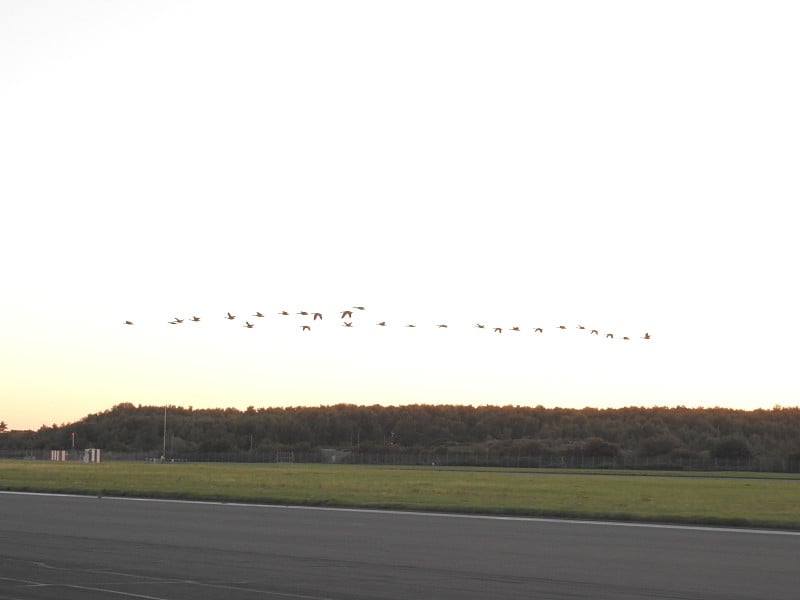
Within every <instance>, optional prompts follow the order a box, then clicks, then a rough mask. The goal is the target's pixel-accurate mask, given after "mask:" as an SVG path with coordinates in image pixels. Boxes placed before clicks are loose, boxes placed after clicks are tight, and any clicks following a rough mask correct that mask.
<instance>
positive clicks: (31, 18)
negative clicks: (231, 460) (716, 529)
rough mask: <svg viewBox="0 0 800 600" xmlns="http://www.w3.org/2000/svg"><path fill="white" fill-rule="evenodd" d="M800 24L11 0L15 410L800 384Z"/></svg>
mask: <svg viewBox="0 0 800 600" xmlns="http://www.w3.org/2000/svg"><path fill="white" fill-rule="evenodd" d="M799 26H800V7H798V6H797V4H796V3H794V2H777V1H776V2H755V1H754V2H741V1H725V2H716V1H703V0H692V1H681V0H670V1H665V2H640V1H607V2H596V1H585V2H583V1H567V2H533V1H531V2H514V1H500V2H497V1H469V0H459V1H443V0H424V1H415V0H403V1H401V2H398V1H388V2H373V1H348V0H345V1H341V2H328V1H298V2H245V1H236V0H226V1H224V2H223V1H208V0H206V1H191V2H190V1H178V0H158V1H150V2H148V1H143V2H121V1H116V0H105V1H91V0H90V1H82V2H74V1H72V2H71V1H50V2H47V1H28V0H26V1H17V0H5V1H0V115H1V116H0V256H1V257H2V259H0V273H2V279H1V280H0V281H2V284H0V341H2V343H1V344H0V419H1V420H3V421H4V422H5V423H6V424H7V425H8V427H9V429H38V428H39V427H40V426H42V425H48V426H49V425H51V424H62V423H70V422H74V421H77V420H79V419H81V418H83V417H84V416H86V415H88V414H92V413H96V412H101V411H104V410H108V409H110V408H112V407H113V406H114V405H116V404H119V403H122V402H132V403H134V404H137V405H138V404H142V405H159V406H160V405H173V406H185V407H188V406H193V407H194V408H227V407H233V408H239V409H242V410H244V409H246V408H247V407H248V406H254V407H256V408H260V407H274V406H320V405H332V404H338V403H349V404H357V405H372V404H384V405H403V404H464V405H474V406H482V405H523V406H537V405H541V406H545V407H574V408H583V407H587V406H588V407H596V408H617V407H624V406H687V407H713V406H721V407H728V408H734V409H746V410H752V409H757V408H766V409H769V408H772V407H773V406H775V405H777V404H780V405H784V406H797V405H798V404H800V380H798V377H797V364H800V363H798V351H797V340H798V335H799V334H800V320H798V318H797V310H798V307H799V306H800V285H798V283H797V268H796V265H797V260H798V258H797V257H798V256H800V236H798V234H797V224H798V219H797V216H796V215H797V208H796V205H797V201H798V198H799V196H798V192H800V177H799V176H798V169H797V166H798V165H799V164H800V147H799V146H798V140H799V139H800V111H798V110H797V107H798V106H800V79H798V77H797V73H798V72H800V64H798V63H799V62H800V37H798V36H797V30H798V27H799ZM355 306H363V307H364V310H359V309H354V308H353V307H355ZM284 310H285V311H287V312H289V313H290V314H289V315H286V316H284V315H280V314H279V312H280V311H284ZM344 310H353V315H352V318H350V317H347V318H345V319H342V318H341V312H342V311H344ZM301 311H307V312H320V313H322V315H323V318H322V319H321V320H320V319H316V320H312V318H311V316H310V315H309V316H303V315H299V314H297V313H299V312H301ZM228 312H230V313H232V314H233V315H235V316H236V319H234V320H229V319H226V318H225V317H226V315H227V314H228ZM256 312H261V313H263V314H264V315H265V316H264V317H255V316H253V315H254V314H255V313H256ZM193 315H196V316H199V317H200V318H201V320H200V321H199V322H196V323H195V322H190V320H189V319H190V318H191V316H193ZM175 317H178V318H182V319H185V321H184V322H183V323H180V324H170V323H169V321H172V320H173V319H174V318H175ZM126 320H130V321H132V322H133V323H134V325H130V326H128V325H124V322H125V321H126ZM245 321H249V322H250V323H252V324H253V325H254V327H253V328H247V327H246V326H245ZM345 322H350V323H352V326H351V327H346V326H344V323H345ZM379 322H386V325H385V326H379V325H377V323H379ZM476 323H480V324H483V325H485V327H484V328H482V329H481V328H478V327H476V326H475V324H476ZM409 324H414V325H416V327H413V328H411V327H407V325H409ZM440 324H446V325H447V328H443V327H438V325H440ZM302 325H310V327H311V329H310V331H303V330H302ZM560 325H563V326H565V329H559V328H558V327H559V326H560ZM579 326H584V327H586V329H579ZM496 327H498V328H502V332H497V331H495V330H494V328H496ZM512 327H519V328H520V331H513V330H512V329H511V328H512ZM537 327H541V328H542V330H543V331H542V333H537V332H535V331H534V329H535V328H537ZM591 329H597V330H598V335H592V334H591V333H589V332H590V330H591ZM607 333H612V334H614V338H613V339H612V338H609V337H606V334H607ZM645 333H649V334H650V339H648V340H645V339H642V338H643V337H644V334H645ZM623 336H627V337H629V338H630V339H629V340H623V339H622V337H623Z"/></svg>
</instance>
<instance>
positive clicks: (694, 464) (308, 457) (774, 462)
mask: <svg viewBox="0 0 800 600" xmlns="http://www.w3.org/2000/svg"><path fill="white" fill-rule="evenodd" d="M80 456H82V451H81V453H80ZM0 458H13V459H27V460H50V451H49V450H15V451H11V450H5V451H0ZM74 460H81V459H80V458H79V456H78V453H76V456H75V457H74ZM103 461H105V462H108V461H145V462H153V463H161V462H170V463H179V462H228V463H319V464H349V465H397V466H432V467H502V468H514V469H530V468H537V469H630V470H665V471H666V470H670V471H750V472H774V473H800V460H797V459H790V458H759V457H754V458H713V457H692V458H685V457H673V456H662V457H643V456H636V455H623V456H616V457H606V456H582V455H550V454H548V455H540V456H525V455H521V454H520V455H509V454H497V453H491V452H411V451H409V452H387V453H375V452H350V451H340V450H319V451H315V452H297V451H291V450H276V451H267V452H265V451H239V452H168V453H167V456H165V457H162V455H161V452H160V451H158V450H156V451H152V452H113V451H106V452H104V453H103Z"/></svg>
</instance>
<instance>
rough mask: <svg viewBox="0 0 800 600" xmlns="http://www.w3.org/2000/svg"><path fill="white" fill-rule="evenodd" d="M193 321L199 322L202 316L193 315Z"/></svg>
mask: <svg viewBox="0 0 800 600" xmlns="http://www.w3.org/2000/svg"><path fill="white" fill-rule="evenodd" d="M192 321H194V322H195V323H197V322H199V321H200V317H192Z"/></svg>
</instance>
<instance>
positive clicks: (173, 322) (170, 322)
mask: <svg viewBox="0 0 800 600" xmlns="http://www.w3.org/2000/svg"><path fill="white" fill-rule="evenodd" d="M167 323H169V324H170V325H177V324H178V322H177V321H167Z"/></svg>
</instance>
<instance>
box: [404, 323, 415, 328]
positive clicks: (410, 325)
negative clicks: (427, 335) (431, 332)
mask: <svg viewBox="0 0 800 600" xmlns="http://www.w3.org/2000/svg"><path fill="white" fill-rule="evenodd" d="M406 327H416V325H413V324H411V323H409V324H408V325H406Z"/></svg>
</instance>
